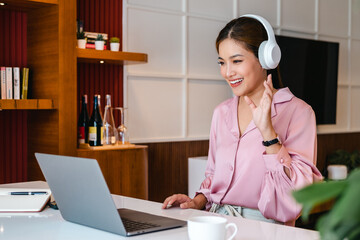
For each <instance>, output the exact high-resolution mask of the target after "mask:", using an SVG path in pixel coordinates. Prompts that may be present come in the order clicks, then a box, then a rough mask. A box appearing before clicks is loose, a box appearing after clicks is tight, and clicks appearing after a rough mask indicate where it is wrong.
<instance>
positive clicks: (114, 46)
mask: <svg viewBox="0 0 360 240" xmlns="http://www.w3.org/2000/svg"><path fill="white" fill-rule="evenodd" d="M119 49H120V39H119V38H118V37H112V38H110V50H111V51H113V52H118V51H119Z"/></svg>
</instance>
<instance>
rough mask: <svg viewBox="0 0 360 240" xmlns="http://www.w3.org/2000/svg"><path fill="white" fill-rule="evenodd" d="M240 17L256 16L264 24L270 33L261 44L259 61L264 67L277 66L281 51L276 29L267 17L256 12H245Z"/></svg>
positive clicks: (272, 67)
mask: <svg viewBox="0 0 360 240" xmlns="http://www.w3.org/2000/svg"><path fill="white" fill-rule="evenodd" d="M240 17H248V18H254V19H256V20H258V21H259V22H260V23H261V24H262V25H263V26H264V28H265V30H266V32H267V35H268V40H267V41H266V40H265V41H263V42H262V43H261V44H260V46H259V54H258V55H259V61H260V64H261V66H262V67H263V68H264V69H274V68H276V67H277V65H278V64H279V62H280V58H281V51H280V48H279V46H278V44H277V43H276V38H275V34H274V30H273V28H272V27H271V25H270V23H269V22H268V21H267V20H266V19H265V18H263V17H261V16H258V15H254V14H245V15H242V16H240Z"/></svg>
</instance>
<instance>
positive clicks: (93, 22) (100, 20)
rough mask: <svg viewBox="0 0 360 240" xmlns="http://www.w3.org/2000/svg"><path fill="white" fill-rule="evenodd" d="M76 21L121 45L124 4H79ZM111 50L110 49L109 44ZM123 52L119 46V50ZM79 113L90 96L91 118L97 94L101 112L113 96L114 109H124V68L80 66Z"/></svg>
mask: <svg viewBox="0 0 360 240" xmlns="http://www.w3.org/2000/svg"><path fill="white" fill-rule="evenodd" d="M77 6H78V7H77V18H78V19H80V20H82V21H83V24H84V31H89V32H98V33H107V34H108V36H109V38H111V37H119V38H120V43H121V42H122V1H119V0H103V1H98V0H78V1H77ZM107 47H108V49H109V48H110V45H109V44H108V46H107ZM121 48H122V46H121V44H120V49H121ZM77 67H78V68H77V71H78V75H77V77H78V97H77V100H78V104H77V105H78V113H79V112H80V99H81V96H82V95H83V94H87V95H88V112H89V114H90V115H91V112H92V104H93V96H94V94H100V95H101V106H102V111H104V109H103V108H104V107H105V95H106V94H110V95H111V97H112V105H113V106H115V107H121V106H123V67H122V66H119V65H104V64H91V63H78V66H77ZM114 118H115V123H116V124H120V122H119V121H120V118H119V112H118V111H116V112H115V114H114Z"/></svg>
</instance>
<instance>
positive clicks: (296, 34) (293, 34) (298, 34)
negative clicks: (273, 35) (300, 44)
mask: <svg viewBox="0 0 360 240" xmlns="http://www.w3.org/2000/svg"><path fill="white" fill-rule="evenodd" d="M280 35H282V36H287V37H297V38H305V39H311V40H314V39H315V34H307V33H302V32H292V31H286V30H281V31H280Z"/></svg>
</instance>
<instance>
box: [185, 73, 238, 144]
mask: <svg viewBox="0 0 360 240" xmlns="http://www.w3.org/2000/svg"><path fill="white" fill-rule="evenodd" d="M188 86H189V87H188V88H189V96H188V98H189V100H188V111H189V112H188V126H189V127H188V136H189V137H196V136H201V137H209V132H210V126H211V119H212V114H213V111H214V109H215V107H216V106H217V105H219V104H220V103H221V102H223V101H224V100H226V99H228V98H231V97H232V91H231V89H230V87H229V85H228V84H227V82H226V81H225V80H223V81H214V80H213V81H206V80H195V79H194V80H189V85H188Z"/></svg>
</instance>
